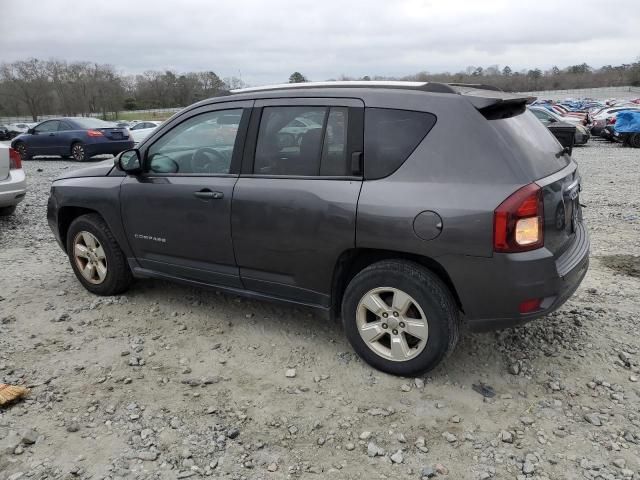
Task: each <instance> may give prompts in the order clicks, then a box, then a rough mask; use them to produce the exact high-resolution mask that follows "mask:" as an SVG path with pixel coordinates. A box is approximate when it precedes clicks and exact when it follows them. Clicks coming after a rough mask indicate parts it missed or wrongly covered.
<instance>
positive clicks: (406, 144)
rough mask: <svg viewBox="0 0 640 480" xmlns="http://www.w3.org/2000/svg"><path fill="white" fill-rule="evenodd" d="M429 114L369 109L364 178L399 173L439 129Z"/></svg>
mask: <svg viewBox="0 0 640 480" xmlns="http://www.w3.org/2000/svg"><path fill="white" fill-rule="evenodd" d="M435 123H436V116H435V115H433V114H431V113H426V112H414V111H409V110H394V109H388V108H367V109H365V119H364V125H365V129H364V176H365V178H366V179H367V180H372V179H376V178H383V177H386V176H388V175H391V174H392V173H393V172H395V171H396V170H397V169H398V168H399V167H400V165H402V164H403V163H404V161H405V160H406V159H407V158H408V157H409V155H411V153H412V152H413V151H414V150H415V149H416V147H417V146H418V144H419V143H420V142H421V141H422V139H423V138H424V137H425V136H426V135H427V134H428V133H429V130H431V128H432V127H433V126H434V125H435Z"/></svg>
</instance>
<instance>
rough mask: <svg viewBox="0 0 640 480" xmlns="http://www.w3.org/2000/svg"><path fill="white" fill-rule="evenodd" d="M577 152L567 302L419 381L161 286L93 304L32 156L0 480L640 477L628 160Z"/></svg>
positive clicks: (263, 306) (298, 328) (597, 146)
mask: <svg viewBox="0 0 640 480" xmlns="http://www.w3.org/2000/svg"><path fill="white" fill-rule="evenodd" d="M574 158H576V159H577V161H578V162H579V164H580V168H581V172H582V174H583V177H584V183H583V189H584V190H583V193H582V197H581V198H582V202H583V203H585V204H586V205H587V207H586V208H585V209H584V214H585V218H586V221H587V223H588V226H589V228H590V231H591V235H592V263H591V268H590V271H589V273H588V275H587V277H586V278H585V280H584V282H583V284H582V286H581V287H580V289H579V290H578V291H577V293H576V295H575V296H574V297H573V298H572V299H571V300H570V301H569V302H568V303H567V304H566V305H565V306H564V307H563V308H562V309H561V310H560V311H558V312H556V313H554V314H553V315H550V316H549V317H547V318H545V319H542V320H539V321H537V322H535V323H532V324H529V325H527V326H525V327H523V328H520V329H515V330H506V331H502V332H498V333H488V334H481V335H472V334H469V333H466V334H464V335H463V337H462V340H461V343H460V344H459V346H458V348H457V350H456V351H455V353H454V354H453V355H452V356H451V357H450V358H449V359H448V360H447V361H446V362H445V363H444V364H443V365H442V366H441V367H439V368H438V369H437V370H435V371H433V372H431V373H430V374H429V376H427V377H425V378H416V379H413V378H397V377H392V376H388V375H385V374H382V373H379V372H377V371H374V370H372V369H371V368H370V367H368V366H367V365H365V364H364V363H363V362H361V361H360V360H359V359H358V358H357V357H356V356H355V355H354V354H353V352H352V350H351V348H350V347H349V345H348V344H347V342H346V340H345V339H344V338H343V335H342V331H341V328H340V327H339V326H338V325H334V324H331V323H328V322H327V321H325V320H323V319H322V318H321V317H320V316H317V315H315V314H313V313H312V312H310V311H307V310H303V309H299V308H295V307H287V306H282V305H276V304H270V303H263V302H258V301H251V300H246V299H241V298H237V297H234V296H230V295H226V294H222V293H217V292H214V291H205V290H196V289H193V288H188V287H184V286H178V285H171V284H167V283H163V282H158V281H139V282H137V283H136V284H135V285H134V287H133V288H132V289H131V290H130V291H129V292H128V294H127V295H126V296H122V297H110V298H98V297H95V296H92V295H91V294H89V293H88V292H86V291H85V290H84V289H83V288H82V287H81V286H80V284H79V283H78V282H77V281H76V279H75V277H74V276H73V273H72V271H71V268H70V267H69V265H68V263H67V259H66V258H65V256H64V254H63V252H62V251H61V250H60V249H59V248H58V246H57V245H56V244H55V242H54V240H53V236H52V234H51V232H50V231H49V228H48V226H47V223H46V218H45V210H46V201H47V194H48V190H49V185H50V182H51V179H52V178H54V177H55V176H57V175H58V174H60V173H61V172H63V171H64V170H67V169H72V168H78V167H79V166H80V165H77V164H74V163H72V162H69V161H63V160H60V159H47V160H37V161H30V162H26V163H25V168H26V170H27V174H28V180H29V193H28V195H27V199H26V200H25V201H24V202H23V203H22V204H21V206H20V207H19V208H18V210H17V212H16V214H15V215H14V216H12V217H10V218H4V219H0V266H1V267H2V273H1V274H0V383H2V382H4V383H14V384H15V383H17V384H26V385H29V386H30V387H31V388H32V393H31V395H30V397H29V398H28V399H27V400H25V401H22V402H20V403H18V404H15V405H14V406H12V407H10V408H8V409H6V410H1V409H0V479H12V480H15V479H18V478H34V479H44V478H56V479H58V478H65V479H67V478H69V479H70V478H92V479H101V478H109V479H116V478H136V479H148V478H149V479H150V478H167V479H174V478H187V477H194V478H195V477H200V476H212V477H220V478H230V479H283V478H294V479H295V478H302V479H312V478H336V479H387V478H389V479H399V478H402V479H421V478H431V477H437V478H451V479H488V478H507V479H508V478H512V479H518V480H520V479H534V478H537V479H578V478H587V479H590V478H593V479H596V478H597V479H631V478H633V479H636V480H637V479H640V460H639V459H640V401H639V400H640V398H639V397H640V383H639V382H638V377H640V371H639V364H640V350H639V341H638V338H639V337H640V327H639V325H640V324H639V321H638V317H639V314H640V305H639V300H638V299H639V298H640V282H639V279H638V277H639V275H640V271H639V270H640V257H639V256H638V255H639V253H640V248H639V247H640V235H639V233H640V213H639V212H640V191H639V190H638V185H639V183H640V168H639V164H640V150H633V149H627V148H622V147H620V146H618V145H610V144H605V143H600V142H598V141H595V142H591V143H590V144H589V145H588V146H586V147H583V148H578V149H576V150H575V153H574ZM474 384H475V385H476V386H478V385H480V386H481V387H482V388H475V389H474V388H473V385H474ZM479 392H482V393H484V395H487V396H486V397H485V396H484V395H483V394H481V393H479ZM492 394H495V395H494V396H491V395H492Z"/></svg>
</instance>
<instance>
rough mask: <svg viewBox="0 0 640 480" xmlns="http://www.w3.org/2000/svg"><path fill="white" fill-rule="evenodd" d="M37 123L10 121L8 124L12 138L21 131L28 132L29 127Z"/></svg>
mask: <svg viewBox="0 0 640 480" xmlns="http://www.w3.org/2000/svg"><path fill="white" fill-rule="evenodd" d="M35 125H37V124H35V123H10V124H9V125H7V128H8V129H9V135H10V136H11V138H14V137H17V136H18V135H20V134H21V133H26V131H27V130H29V128H31V127H33V126H35Z"/></svg>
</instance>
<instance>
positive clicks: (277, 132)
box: [254, 106, 350, 177]
mask: <svg viewBox="0 0 640 480" xmlns="http://www.w3.org/2000/svg"><path fill="white" fill-rule="evenodd" d="M348 110H349V109H348V108H346V107H316V106H308V107H307V106H301V107H265V108H264V109H263V111H262V117H261V120H260V128H259V132H258V143H257V145H256V152H255V161H254V173H255V174H259V175H285V176H288V175H292V176H307V177H310V176H345V175H350V172H349V171H348V169H347V167H348V163H347V125H348Z"/></svg>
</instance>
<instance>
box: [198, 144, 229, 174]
mask: <svg viewBox="0 0 640 480" xmlns="http://www.w3.org/2000/svg"><path fill="white" fill-rule="evenodd" d="M191 169H192V170H193V173H227V172H228V171H229V160H228V159H227V157H225V156H224V155H223V154H222V153H220V152H219V151H217V150H216V149H214V148H211V147H202V148H199V149H198V150H196V151H195V152H193V156H192V157H191Z"/></svg>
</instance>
